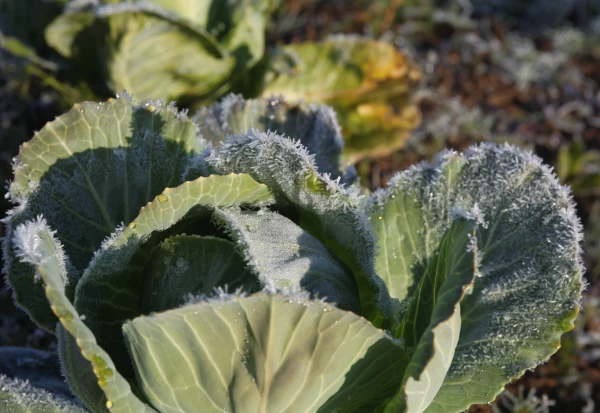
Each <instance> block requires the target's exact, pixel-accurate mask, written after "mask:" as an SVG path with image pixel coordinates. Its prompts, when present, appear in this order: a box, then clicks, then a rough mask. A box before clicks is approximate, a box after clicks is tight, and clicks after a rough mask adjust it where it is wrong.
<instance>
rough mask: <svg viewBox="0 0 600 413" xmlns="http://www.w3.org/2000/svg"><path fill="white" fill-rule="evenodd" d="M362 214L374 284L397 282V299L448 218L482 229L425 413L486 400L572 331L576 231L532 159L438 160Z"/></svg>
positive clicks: (480, 152) (510, 153)
mask: <svg viewBox="0 0 600 413" xmlns="http://www.w3.org/2000/svg"><path fill="white" fill-rule="evenodd" d="M368 211H369V215H370V216H371V220H372V222H374V223H375V224H374V225H375V231H376V233H377V235H378V236H379V246H380V247H381V254H380V255H379V256H378V257H377V263H378V266H377V268H378V270H379V269H381V270H382V271H383V270H384V269H385V266H386V264H389V265H391V264H392V263H394V266H393V267H389V268H392V269H393V272H392V273H391V275H390V276H389V277H385V276H384V279H386V280H391V281H392V282H394V283H395V282H398V283H402V285H403V286H404V287H403V289H401V290H396V291H397V292H399V293H401V294H406V293H407V292H408V291H410V290H411V288H414V287H413V286H414V285H416V282H418V280H419V277H420V276H421V274H422V269H423V268H425V267H426V265H427V263H428V262H429V261H430V260H431V259H432V254H434V251H435V250H436V246H437V245H438V244H439V241H440V239H441V235H442V234H443V233H444V231H445V230H446V229H447V228H448V227H449V226H450V223H451V221H452V219H453V217H454V216H456V215H457V214H458V215H461V216H469V217H471V218H472V219H476V220H479V221H480V222H482V225H481V226H480V228H479V230H478V231H477V237H476V239H474V240H473V241H472V242H473V247H475V248H477V251H478V255H479V258H478V260H479V261H478V264H479V265H478V267H479V268H478V272H479V273H478V275H479V277H477V278H476V280H475V283H474V286H473V289H472V293H471V294H470V295H467V296H466V297H465V299H464V300H463V302H462V312H461V314H462V327H461V335H460V340H459V343H458V346H457V350H456V353H455V357H454V359H453V362H452V365H451V367H450V370H449V373H448V375H447V377H446V381H445V383H444V385H443V386H442V389H441V390H440V392H439V393H438V395H437V396H436V399H435V400H434V402H433V404H432V405H431V407H430V409H432V412H438V411H445V410H444V409H446V408H450V407H451V408H454V409H459V410H460V408H467V407H468V405H469V404H473V403H481V402H487V401H488V400H491V399H493V397H494V395H495V394H496V393H498V392H499V391H500V388H501V386H502V385H503V384H504V383H506V382H507V381H509V380H510V378H511V377H515V376H518V375H520V374H521V373H522V372H523V371H524V370H525V369H527V368H531V367H533V366H535V365H537V364H539V363H541V362H542V361H544V360H546V359H547V358H548V357H549V356H550V355H551V354H552V353H554V352H555V351H556V349H557V348H558V346H559V344H560V335H561V334H562V333H564V332H565V331H568V330H570V329H571V328H572V321H573V319H574V317H575V315H576V314H577V311H578V305H579V298H580V294H581V289H582V281H581V273H582V263H581V249H580V242H581V229H580V224H579V221H578V219H577V217H576V215H575V210H574V205H573V202H572V200H571V196H570V194H569V192H568V190H567V189H566V188H565V187H562V186H561V185H560V183H559V182H558V180H557V179H556V177H555V176H554V174H553V173H552V171H551V170H550V168H548V167H547V166H545V165H543V164H542V162H541V160H540V159H539V158H537V157H535V156H533V155H531V154H529V153H525V152H522V151H521V150H519V149H517V148H514V147H511V146H508V145H507V146H495V145H490V144H482V145H479V146H476V147H472V148H470V149H469V150H468V151H467V152H466V153H465V154H464V155H458V154H456V153H452V152H445V153H442V154H441V155H440V156H439V157H438V159H437V161H436V163H435V164H434V165H433V166H430V165H428V164H425V163H423V164H419V165H416V166H414V167H411V168H409V169H408V170H407V171H404V172H402V173H399V174H398V175H397V176H395V177H394V178H393V179H392V180H391V182H390V187H389V189H387V190H385V191H381V192H379V193H377V194H374V196H373V197H372V199H371V201H370V205H369V208H368ZM378 217H381V219H377V218H378ZM392 231H396V233H397V239H399V240H402V241H403V242H398V243H395V242H396V241H395V240H392V239H391V238H390V237H389V234H390V233H391V232H392ZM404 241H405V242H404ZM392 248H393V249H394V250H392ZM392 254H396V256H397V259H395V260H390V259H389V258H390V255H392ZM386 259H387V260H386ZM403 263H404V264H403ZM388 282H389V281H388ZM390 288H391V289H392V291H393V290H394V287H393V286H390ZM396 296H398V295H396ZM400 298H402V297H400ZM480 378H481V380H484V381H486V382H487V384H488V390H482V389H484V388H485V387H484V386H481V384H480V383H478V380H479V379H480ZM457 386H458V387H457ZM489 387H491V388H493V390H492V391H490V390H489ZM458 389H460V390H458ZM456 391H461V392H463V393H464V392H465V391H466V392H467V393H469V394H470V397H469V398H468V401H464V402H459V401H457V400H456V399H455V398H454V399H453V394H455V392H456ZM486 392H487V394H486ZM463 406H464V407H463Z"/></svg>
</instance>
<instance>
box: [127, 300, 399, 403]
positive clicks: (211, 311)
mask: <svg viewBox="0 0 600 413" xmlns="http://www.w3.org/2000/svg"><path fill="white" fill-rule="evenodd" d="M123 330H124V332H125V335H126V337H127V342H128V346H129V349H130V352H131V354H132V356H133V360H134V363H135V366H136V371H137V374H138V380H139V382H140V383H141V384H142V388H143V390H144V393H145V394H146V396H147V397H148V398H149V400H151V402H152V404H153V405H154V406H156V408H157V409H159V410H160V411H161V412H169V413H170V412H173V413H175V412H177V413H179V412H186V411H195V410H197V408H198V406H202V409H203V412H207V413H210V412H215V413H216V412H219V413H220V412H223V411H228V412H240V411H257V412H262V413H281V412H287V413H294V412H298V413H311V412H317V411H319V412H334V411H339V412H345V413H351V412H367V411H369V412H371V411H373V409H374V408H375V407H377V406H381V405H382V404H383V403H384V402H385V400H386V398H388V397H389V396H390V395H391V394H392V393H393V392H394V391H396V390H397V387H398V386H399V382H400V380H401V375H402V372H403V370H404V366H405V365H406V363H407V357H406V355H405V354H404V352H403V351H402V349H401V348H400V347H398V346H397V345H396V344H395V343H394V342H393V341H392V340H390V339H389V338H388V337H387V336H386V335H385V334H384V332H383V331H381V330H378V329H376V328H374V327H373V326H372V325H371V324H370V323H369V322H368V321H366V320H364V319H363V318H360V317H358V316H356V315H355V314H353V313H351V312H345V311H342V310H339V309H337V308H335V307H331V306H329V305H327V304H325V303H322V302H319V301H310V300H308V299H307V297H306V296H280V295H265V294H262V293H261V294H256V295H253V296H251V297H244V298H242V297H233V298H230V299H224V300H219V299H215V300H212V301H209V302H204V303H199V304H190V305H188V306H185V307H182V308H179V309H176V310H171V311H167V312H164V313H161V314H156V315H155V316H152V317H139V318H136V319H134V320H132V321H130V322H128V323H127V324H125V326H124V327H123ZM158 355H160V356H158ZM372 366H376V367H378V368H379V369H378V371H377V374H375V375H374V374H373V373H374V371H373V370H372V368H371V367H372ZM356 367H360V369H356Z"/></svg>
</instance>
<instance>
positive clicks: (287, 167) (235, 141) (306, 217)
mask: <svg viewBox="0 0 600 413" xmlns="http://www.w3.org/2000/svg"><path fill="white" fill-rule="evenodd" d="M207 163H208V164H209V165H210V166H211V167H212V168H213V169H214V171H215V172H216V173H219V174H225V173H232V172H233V173H247V174H249V175H250V176H252V178H254V179H255V180H256V181H258V182H261V183H263V184H265V185H266V186H267V187H268V188H269V189H270V190H271V191H272V192H273V195H274V196H275V199H276V201H277V202H276V207H277V208H280V209H282V210H284V211H285V210H286V209H287V210H288V211H294V213H293V215H296V218H297V220H298V221H299V224H300V226H301V227H302V228H303V229H305V230H306V231H308V232H309V233H310V234H311V235H312V236H314V237H315V238H317V239H318V240H319V241H320V242H322V243H323V244H324V245H325V246H326V247H327V248H329V249H330V250H332V251H333V253H334V254H336V255H337V257H338V258H340V259H341V260H342V261H343V262H344V263H345V264H346V265H348V267H349V268H350V269H351V271H352V272H353V274H354V277H355V280H356V283H357V286H358V289H359V293H360V294H361V297H360V299H361V305H362V310H363V314H364V315H365V316H366V317H368V318H369V317H370V319H371V320H372V321H374V322H376V323H377V322H378V321H376V320H379V322H380V321H381V317H379V316H378V313H379V312H380V311H381V312H382V313H383V314H385V316H389V315H390V311H391V310H390V302H389V296H388V293H387V290H386V288H385V285H384V284H383V282H382V281H381V279H380V278H379V277H378V276H377V274H375V271H374V268H373V264H374V261H373V257H374V253H375V249H374V248H375V245H374V239H373V234H372V233H371V230H370V228H369V225H368V222H367V219H366V217H365V216H364V214H363V212H362V208H361V204H362V198H361V196H360V195H359V193H358V190H357V189H356V188H354V187H350V188H346V187H344V186H342V185H340V184H339V183H338V182H337V181H336V180H332V179H331V178H329V176H328V175H321V174H320V173H319V172H318V170H317V166H316V165H315V163H314V159H313V156H312V155H311V154H309V153H308V151H307V150H306V148H304V147H303V146H302V145H301V144H300V143H299V142H295V141H293V140H291V139H288V138H285V137H283V136H280V135H276V134H274V133H272V132H267V133H263V132H259V131H257V130H250V131H249V132H248V133H247V134H242V135H234V136H231V137H229V138H228V139H227V141H226V142H225V144H223V145H221V146H219V147H217V148H216V149H214V150H213V152H212V153H211V156H210V157H209V158H207Z"/></svg>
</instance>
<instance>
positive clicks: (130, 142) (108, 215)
mask: <svg viewBox="0 0 600 413" xmlns="http://www.w3.org/2000/svg"><path fill="white" fill-rule="evenodd" d="M195 129H196V128H195V126H194V124H193V123H192V122H190V121H188V120H186V119H185V118H184V117H182V116H181V115H180V114H178V113H177V112H176V110H175V109H174V108H173V107H165V106H164V105H163V106H162V107H161V106H156V107H150V106H147V107H140V106H134V105H133V104H132V103H131V101H129V100H127V99H117V100H111V101H109V102H107V103H93V102H84V103H82V104H77V105H75V107H74V108H73V109H71V111H69V112H68V113H66V114H65V115H62V116H60V117H58V118H57V119H56V120H54V121H53V122H50V123H48V124H47V125H46V126H45V127H44V128H43V129H42V130H40V131H39V132H38V133H36V134H35V136H34V138H33V139H32V140H30V141H29V142H26V143H25V144H23V147H22V149H21V151H20V153H19V156H18V157H17V159H16V162H15V166H14V170H15V177H14V181H13V182H12V184H11V186H10V195H11V197H12V199H13V200H14V201H15V202H17V203H18V204H19V206H17V207H16V208H15V210H14V211H13V213H12V215H11V216H9V219H8V237H7V239H9V238H10V236H11V235H10V234H11V233H12V231H13V230H14V228H16V227H17V226H18V225H19V224H20V223H23V222H25V221H27V220H32V219H35V218H36V217H37V216H38V215H40V214H41V215H43V216H44V218H45V219H46V220H47V221H48V223H49V225H50V227H51V228H53V229H55V230H56V231H57V236H58V238H59V239H60V241H61V242H62V243H63V244H64V245H65V249H66V252H67V254H68V256H69V258H70V259H71V263H72V264H73V266H72V267H70V268H69V278H70V279H69V282H68V284H67V291H66V293H67V296H68V297H69V298H72V297H73V292H74V288H75V285H76V283H77V280H78V279H79V277H80V275H81V274H82V272H83V270H84V269H85V268H86V266H87V265H88V263H89V261H90V260H91V258H92V256H93V253H94V251H96V250H97V249H98V248H99V247H100V244H101V243H102V240H103V239H105V238H106V237H107V236H108V235H110V234H111V233H112V232H113V231H114V230H115V228H116V227H117V226H118V225H119V224H121V223H123V222H125V223H128V222H130V221H131V220H132V219H133V218H134V217H135V216H136V215H137V212H138V210H139V208H140V207H141V206H142V205H144V204H145V203H146V202H148V201H149V200H150V199H152V197H154V196H156V195H157V194H159V193H160V192H161V191H162V190H163V189H164V188H165V187H167V186H175V185H178V184H180V183H181V182H182V181H181V176H182V175H183V174H184V173H185V172H186V171H188V170H189V168H190V167H191V166H192V165H193V164H194V162H195V161H196V157H197V153H198V152H199V151H200V150H201V149H202V148H200V147H199V146H198V142H197V140H196V139H195V132H196V131H195ZM4 252H5V257H6V264H5V265H6V266H5V268H6V270H7V273H8V280H9V282H10V284H11V286H12V287H13V289H14V293H15V297H16V300H17V302H18V303H19V304H20V305H21V306H22V307H23V308H25V309H26V310H27V311H28V312H29V314H30V315H31V316H32V318H33V319H34V320H35V321H37V322H38V323H39V324H40V325H42V326H43V327H45V328H47V329H49V330H52V329H54V327H55V325H56V321H57V320H56V318H55V317H54V316H53V315H52V312H51V311H50V309H49V307H48V304H47V301H46V299H45V297H44V293H43V290H42V288H41V286H39V285H38V286H36V285H34V284H33V283H32V281H33V277H34V275H35V273H34V272H33V271H32V270H31V268H29V267H27V266H23V264H21V263H19V262H18V260H16V259H15V257H14V251H13V250H12V249H11V248H10V246H9V245H8V244H6V243H5V246H4Z"/></svg>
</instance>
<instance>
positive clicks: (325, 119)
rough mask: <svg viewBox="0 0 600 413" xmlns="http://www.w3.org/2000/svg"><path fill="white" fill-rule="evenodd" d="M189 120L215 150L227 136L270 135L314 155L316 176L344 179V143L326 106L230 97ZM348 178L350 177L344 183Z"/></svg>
mask: <svg viewBox="0 0 600 413" xmlns="http://www.w3.org/2000/svg"><path fill="white" fill-rule="evenodd" d="M192 119H193V120H194V121H195V122H196V123H197V124H198V127H199V129H198V135H199V136H200V137H201V138H203V139H205V140H207V141H208V142H210V143H211V144H212V145H213V146H215V147H216V146H219V145H221V144H223V143H224V142H225V139H226V138H227V136H229V135H234V134H240V133H241V134H243V133H245V132H246V131H248V130H249V129H251V128H252V129H257V130H259V131H261V132H267V131H271V132H275V133H277V134H279V135H284V136H287V137H290V138H291V139H294V140H299V141H300V142H301V143H302V145H304V146H305V147H306V149H307V150H308V152H309V153H311V154H313V155H314V162H315V164H316V166H317V167H318V168H319V172H321V173H327V174H330V175H331V177H332V178H334V179H336V178H337V177H339V176H342V175H343V173H342V171H341V170H340V155H341V153H342V149H343V147H344V141H343V138H342V135H341V129H340V126H339V125H338V122H337V119H336V115H335V112H334V111H333V110H332V109H331V108H330V107H328V106H324V105H317V104H304V103H287V102H286V101H284V100H282V99H277V98H273V99H264V98H263V99H248V100H244V99H243V98H242V97H241V96H240V95H229V96H226V97H225V98H224V99H223V100H222V101H220V102H218V103H214V104H212V105H211V106H209V107H205V108H202V109H200V111H199V112H198V113H197V114H196V115H195V116H194V117H193V118H192ZM350 175H352V174H350ZM348 178H350V179H351V178H352V176H349V177H346V178H345V180H346V181H347V180H348Z"/></svg>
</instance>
